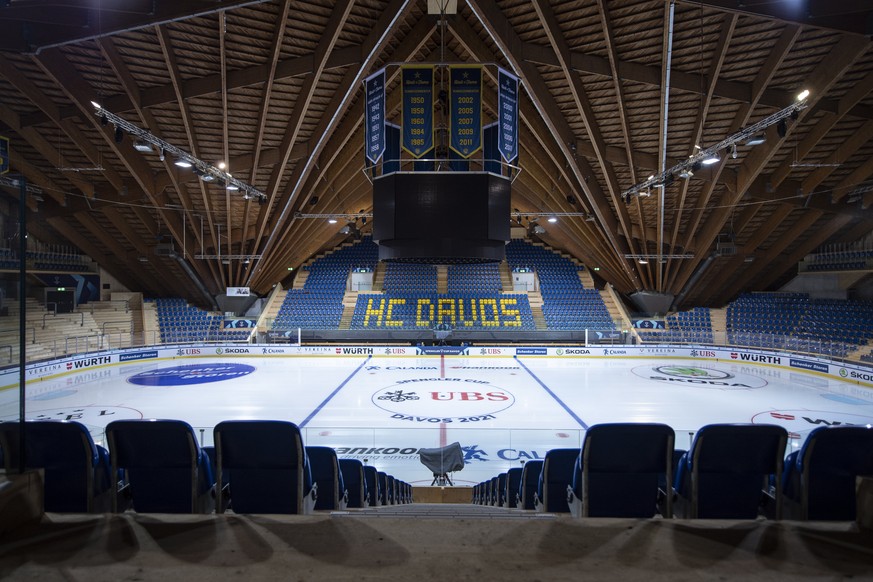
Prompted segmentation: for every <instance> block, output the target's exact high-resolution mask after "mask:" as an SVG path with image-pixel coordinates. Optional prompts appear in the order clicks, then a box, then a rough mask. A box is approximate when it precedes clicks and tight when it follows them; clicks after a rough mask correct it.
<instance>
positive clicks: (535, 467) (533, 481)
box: [517, 460, 543, 509]
mask: <svg viewBox="0 0 873 582" xmlns="http://www.w3.org/2000/svg"><path fill="white" fill-rule="evenodd" d="M542 471H543V461H540V460H536V461H528V462H527V463H525V464H524V468H523V470H522V474H521V485H520V489H519V496H518V504H517V505H518V507H519V509H536V505H535V499H536V493H537V485H538V484H539V480H540V473H542Z"/></svg>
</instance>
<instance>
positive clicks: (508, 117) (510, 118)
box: [497, 67, 518, 164]
mask: <svg viewBox="0 0 873 582" xmlns="http://www.w3.org/2000/svg"><path fill="white" fill-rule="evenodd" d="M497 110H498V111H500V132H499V136H500V137H499V146H498V147H499V149H500V156H501V157H502V158H503V160H504V161H505V162H506V163H507V164H511V163H512V162H514V161H515V159H516V158H518V77H516V76H515V75H513V74H512V73H508V72H506V71H504V70H503V69H501V68H499V67H498V69H497Z"/></svg>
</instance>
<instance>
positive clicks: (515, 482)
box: [505, 467, 524, 508]
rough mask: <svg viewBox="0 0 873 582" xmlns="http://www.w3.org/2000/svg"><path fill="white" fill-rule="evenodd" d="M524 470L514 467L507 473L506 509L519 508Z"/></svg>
mask: <svg viewBox="0 0 873 582" xmlns="http://www.w3.org/2000/svg"><path fill="white" fill-rule="evenodd" d="M523 472H524V469H522V468H521V467H513V468H511V469H510V470H508V471H507V472H506V505H505V507H509V508H513V507H518V491H519V486H520V485H521V474H522V473H523Z"/></svg>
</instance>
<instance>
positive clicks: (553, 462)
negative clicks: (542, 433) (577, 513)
mask: <svg viewBox="0 0 873 582" xmlns="http://www.w3.org/2000/svg"><path fill="white" fill-rule="evenodd" d="M580 451H581V449H552V450H550V451H549V452H547V453H546V456H545V458H544V459H543V470H542V472H541V473H540V477H539V480H538V482H537V493H536V496H535V498H534V505H535V506H536V510H537V511H548V512H553V513H569V512H570V507H569V505H567V486H568V485H570V483H572V481H573V468H574V466H575V464H576V459H577V458H578V457H579V452H580Z"/></svg>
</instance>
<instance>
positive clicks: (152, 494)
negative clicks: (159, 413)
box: [106, 419, 215, 513]
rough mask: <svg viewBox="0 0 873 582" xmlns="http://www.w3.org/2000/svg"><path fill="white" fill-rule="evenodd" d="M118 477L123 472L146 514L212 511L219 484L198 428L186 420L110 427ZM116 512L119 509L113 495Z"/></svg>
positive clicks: (108, 437)
mask: <svg viewBox="0 0 873 582" xmlns="http://www.w3.org/2000/svg"><path fill="white" fill-rule="evenodd" d="M106 441H107V442H108V443H109V453H110V459H111V461H112V475H117V474H118V470H119V469H120V470H123V471H124V475H125V482H126V488H125V490H126V491H127V492H129V495H130V500H131V503H132V506H133V509H134V510H135V511H137V512H140V513H210V512H211V511H212V509H213V498H212V489H213V486H214V485H215V481H214V479H213V477H212V466H211V464H210V462H209V457H208V456H207V455H206V453H204V452H203V451H202V450H201V449H200V446H199V445H198V444H197V437H196V436H195V435H194V429H192V428H191V425H189V424H188V423H187V422H183V421H181V420H154V419H140V420H116V421H113V422H110V423H109V425H107V427H106ZM112 509H113V511H117V510H118V509H119V503H118V495H117V494H116V495H115V496H113V508H112Z"/></svg>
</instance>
